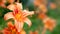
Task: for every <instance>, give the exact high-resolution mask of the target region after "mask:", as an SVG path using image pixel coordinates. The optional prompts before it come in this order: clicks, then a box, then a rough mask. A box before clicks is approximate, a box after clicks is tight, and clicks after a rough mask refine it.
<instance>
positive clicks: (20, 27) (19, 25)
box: [15, 20, 24, 32]
mask: <svg viewBox="0 0 60 34" xmlns="http://www.w3.org/2000/svg"><path fill="white" fill-rule="evenodd" d="M23 25H24V23H23V22H19V21H17V20H15V27H16V28H17V30H18V32H20V31H21V30H22V29H23Z"/></svg>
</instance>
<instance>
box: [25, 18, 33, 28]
mask: <svg viewBox="0 0 60 34" xmlns="http://www.w3.org/2000/svg"><path fill="white" fill-rule="evenodd" d="M24 22H25V23H27V24H28V25H29V27H30V26H31V25H32V23H31V21H30V20H29V19H28V18H25V20H24Z"/></svg>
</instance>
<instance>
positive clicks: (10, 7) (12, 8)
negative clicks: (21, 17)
mask: <svg viewBox="0 0 60 34" xmlns="http://www.w3.org/2000/svg"><path fill="white" fill-rule="evenodd" d="M7 8H8V9H10V10H12V11H14V9H15V6H14V4H11V5H9V6H7Z"/></svg>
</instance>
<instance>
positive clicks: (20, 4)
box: [16, 2, 23, 10]
mask: <svg viewBox="0 0 60 34" xmlns="http://www.w3.org/2000/svg"><path fill="white" fill-rule="evenodd" d="M16 4H17V7H18V9H19V10H20V9H23V7H22V3H18V2H16Z"/></svg>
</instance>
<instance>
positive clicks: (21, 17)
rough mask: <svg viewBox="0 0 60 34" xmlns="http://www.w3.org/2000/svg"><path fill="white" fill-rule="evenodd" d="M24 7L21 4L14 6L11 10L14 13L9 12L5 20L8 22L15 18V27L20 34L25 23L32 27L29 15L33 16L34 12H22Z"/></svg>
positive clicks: (11, 6)
mask: <svg viewBox="0 0 60 34" xmlns="http://www.w3.org/2000/svg"><path fill="white" fill-rule="evenodd" d="M21 7H22V5H21V4H20V3H16V4H12V5H10V6H9V9H10V10H12V11H13V12H8V13H7V14H5V16H4V19H5V20H8V19H11V18H13V19H14V20H15V27H16V28H17V30H18V31H19V32H20V31H21V30H22V28H23V25H24V22H25V23H27V24H28V25H29V26H31V24H32V23H31V21H30V20H29V19H28V18H27V16H28V15H33V14H34V12H33V11H31V12H29V11H28V10H22V8H21Z"/></svg>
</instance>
